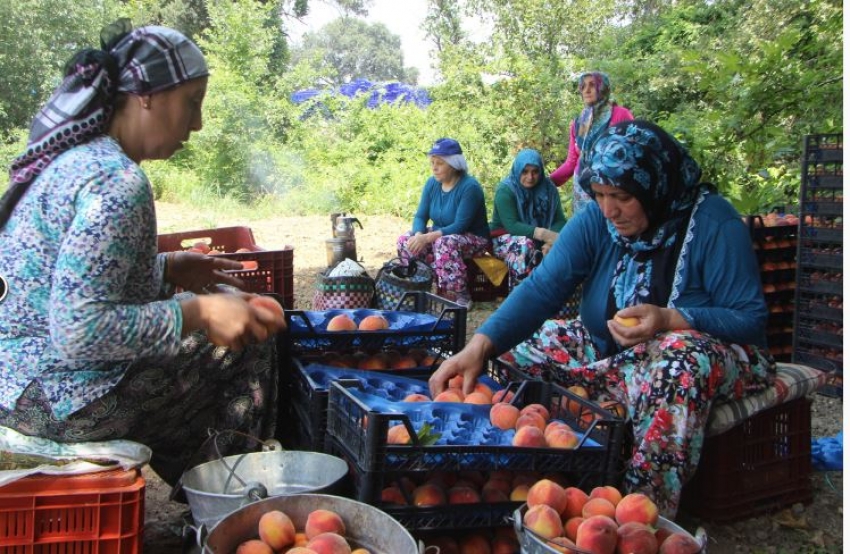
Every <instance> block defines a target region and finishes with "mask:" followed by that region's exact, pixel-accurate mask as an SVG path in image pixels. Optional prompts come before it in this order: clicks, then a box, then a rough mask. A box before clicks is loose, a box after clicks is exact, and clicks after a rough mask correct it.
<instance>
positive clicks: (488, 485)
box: [481, 475, 512, 495]
mask: <svg viewBox="0 0 850 554" xmlns="http://www.w3.org/2000/svg"><path fill="white" fill-rule="evenodd" d="M511 488H512V487H511V482H510V481H509V480H507V479H505V478H504V477H494V476H492V475H491V476H490V478H489V479H487V481H485V482H484V484H483V485H481V492H484V491H486V490H497V491H501V492H503V493H505V495H508V494H510V493H511Z"/></svg>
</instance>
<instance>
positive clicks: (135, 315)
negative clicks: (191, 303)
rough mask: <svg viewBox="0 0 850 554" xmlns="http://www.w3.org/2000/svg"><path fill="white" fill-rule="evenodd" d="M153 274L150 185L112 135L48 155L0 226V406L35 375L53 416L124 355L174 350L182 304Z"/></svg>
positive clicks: (157, 269)
mask: <svg viewBox="0 0 850 554" xmlns="http://www.w3.org/2000/svg"><path fill="white" fill-rule="evenodd" d="M163 273H164V256H162V255H157V245H156V214H155V211H154V200H153V192H152V190H151V186H150V182H149V181H148V178H147V176H146V175H145V174H144V172H143V171H142V169H141V167H139V166H138V165H137V164H136V163H135V162H133V161H132V160H130V159H129V158H128V157H127V156H126V155H125V154H124V152H123V151H122V150H121V147H120V146H119V145H118V143H117V142H116V141H115V140H113V139H112V138H110V137H107V136H102V137H98V138H96V139H94V140H92V141H90V142H88V143H86V144H84V145H81V146H77V147H75V148H73V149H71V150H69V151H67V152H65V153H64V154H62V155H61V156H59V157H58V158H56V159H55V160H53V162H52V163H51V164H50V165H49V166H48V167H47V168H46V169H45V171H44V173H42V174H41V175H40V176H39V177H38V178H37V179H36V180H35V181H33V183H32V185H31V186H30V189H29V190H28V191H27V193H26V195H25V196H24V197H23V199H21V201H20V202H19V203H18V205H17V207H16V209H15V212H14V213H13V215H12V218H11V219H10V220H9V222H8V223H7V224H6V227H5V228H4V229H3V230H0V275H2V276H3V277H4V278H5V279H6V281H7V282H8V289H9V290H8V295H7V296H6V298H5V299H4V300H3V301H2V302H0V406H2V407H3V408H6V409H14V407H15V403H16V401H17V400H18V398H19V397H20V396H21V394H22V393H23V391H24V389H26V387H27V386H28V385H29V384H30V383H32V382H33V381H34V380H37V381H38V382H39V383H40V385H41V387H42V389H43V391H44V393H45V394H46V395H47V399H48V400H49V401H50V404H51V406H52V408H53V411H54V415H55V416H56V417H58V418H60V419H64V418H66V417H67V416H68V415H70V414H72V413H73V412H75V411H76V410H79V409H80V408H82V407H84V406H86V405H87V404H89V403H91V402H92V401H93V400H95V399H97V398H99V397H100V396H102V395H103V394H105V393H106V392H108V391H109V390H110V389H111V388H113V387H114V386H115V385H116V384H117V383H118V382H119V381H120V380H121V378H122V376H123V375H124V373H125V372H126V371H127V368H128V367H130V365H131V364H132V363H134V361H138V360H140V359H144V358H153V357H159V356H168V355H174V354H176V353H177V352H178V349H179V346H180V340H181V328H182V323H183V322H182V312H181V310H180V306H179V304H178V301H177V300H176V299H174V298H167V297H166V295H165V290H166V287H165V284H164V283H163Z"/></svg>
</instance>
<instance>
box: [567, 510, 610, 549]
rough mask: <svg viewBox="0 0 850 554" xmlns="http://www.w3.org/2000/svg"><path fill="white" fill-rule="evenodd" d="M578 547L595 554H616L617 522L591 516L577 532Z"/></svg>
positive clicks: (603, 517) (605, 517)
mask: <svg viewBox="0 0 850 554" xmlns="http://www.w3.org/2000/svg"><path fill="white" fill-rule="evenodd" d="M576 546H577V547H579V548H583V549H585V550H588V551H590V552H593V554H614V550H615V549H616V548H617V522H615V521H614V520H613V519H611V518H610V517H607V516H591V517H589V518H587V519H585V520H584V521H582V522H581V525H579V526H578V529H577V530H576Z"/></svg>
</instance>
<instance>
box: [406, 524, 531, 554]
mask: <svg viewBox="0 0 850 554" xmlns="http://www.w3.org/2000/svg"><path fill="white" fill-rule="evenodd" d="M422 542H423V543H424V544H425V552H426V553H428V554H431V553H433V552H436V551H435V550H434V549H435V548H439V549H440V550H439V552H440V554H516V553H517V552H519V551H520V544H519V541H518V540H517V538H516V531H514V529H513V527H496V528H493V529H486V530H484V531H468V532H462V533H453V534H450V535H449V534H442V535H434V534H432V535H431V536H428V537H423V539H422Z"/></svg>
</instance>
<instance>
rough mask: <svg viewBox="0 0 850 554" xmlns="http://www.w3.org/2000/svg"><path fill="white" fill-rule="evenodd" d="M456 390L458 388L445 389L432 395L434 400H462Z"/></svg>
mask: <svg viewBox="0 0 850 554" xmlns="http://www.w3.org/2000/svg"><path fill="white" fill-rule="evenodd" d="M457 391H458V389H446V390H444V391H443V392H441V393H438V394H437V396H435V397H434V402H463V397H462V396H461V395H459V394H458V393H457Z"/></svg>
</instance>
